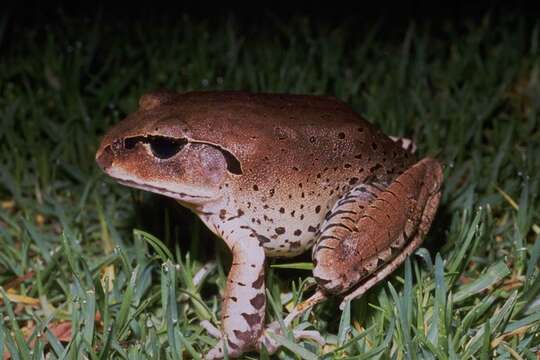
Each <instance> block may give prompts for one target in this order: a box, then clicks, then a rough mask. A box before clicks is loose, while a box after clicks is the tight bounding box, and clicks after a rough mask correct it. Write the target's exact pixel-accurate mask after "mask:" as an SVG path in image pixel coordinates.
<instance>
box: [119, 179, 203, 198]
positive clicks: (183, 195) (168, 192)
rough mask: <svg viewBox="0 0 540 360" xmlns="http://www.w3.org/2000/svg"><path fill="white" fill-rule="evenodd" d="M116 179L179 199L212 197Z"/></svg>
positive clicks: (121, 182) (122, 182)
mask: <svg viewBox="0 0 540 360" xmlns="http://www.w3.org/2000/svg"><path fill="white" fill-rule="evenodd" d="M115 180H116V181H117V182H118V183H120V184H122V185H125V186H129V187H132V188H136V189H141V190H145V191H150V192H153V193H158V194H161V195H165V196H168V197H171V198H174V199H177V200H188V199H210V197H209V196H203V195H191V194H186V193H183V192H176V191H171V190H167V189H165V188H160V187H159V186H152V185H145V184H139V183H138V182H135V181H133V180H126V179H119V178H115Z"/></svg>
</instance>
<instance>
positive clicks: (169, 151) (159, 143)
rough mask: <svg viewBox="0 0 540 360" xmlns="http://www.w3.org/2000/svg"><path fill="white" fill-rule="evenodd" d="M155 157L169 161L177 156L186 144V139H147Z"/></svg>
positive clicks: (155, 137) (160, 137)
mask: <svg viewBox="0 0 540 360" xmlns="http://www.w3.org/2000/svg"><path fill="white" fill-rule="evenodd" d="M146 141H147V142H148V144H149V145H150V150H152V154H154V156H155V157H157V158H160V159H162V160H163V159H169V158H171V157H173V156H174V155H176V154H178V153H179V152H180V150H182V148H183V147H184V146H185V145H186V144H187V143H188V142H187V140H186V139H174V138H168V137H162V136H153V137H149V138H148V139H147V140H146Z"/></svg>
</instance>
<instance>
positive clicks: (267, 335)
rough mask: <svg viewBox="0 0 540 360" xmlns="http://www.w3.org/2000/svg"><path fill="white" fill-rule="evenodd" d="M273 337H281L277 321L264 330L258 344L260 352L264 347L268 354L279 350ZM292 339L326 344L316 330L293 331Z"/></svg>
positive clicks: (281, 333) (281, 332)
mask: <svg viewBox="0 0 540 360" xmlns="http://www.w3.org/2000/svg"><path fill="white" fill-rule="evenodd" d="M274 335H280V336H283V331H281V327H280V326H279V323H278V322H277V321H274V322H273V323H271V324H269V325H268V326H267V327H266V328H265V330H264V333H263V336H262V337H261V340H260V342H259V346H258V349H259V350H260V349H261V347H262V346H263V345H264V347H265V348H266V351H267V352H268V354H273V353H275V352H276V351H277V350H278V349H279V343H278V342H277V341H276V340H275V337H274ZM293 337H294V340H301V339H305V340H312V341H315V342H316V343H318V344H319V345H321V346H324V345H325V344H326V341H325V340H324V338H323V337H322V335H321V334H320V333H319V332H318V331H316V330H294V331H293Z"/></svg>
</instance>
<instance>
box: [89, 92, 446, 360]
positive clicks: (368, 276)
mask: <svg viewBox="0 0 540 360" xmlns="http://www.w3.org/2000/svg"><path fill="white" fill-rule="evenodd" d="M402 145H403V142H402V141H401V140H397V141H395V140H394V139H392V138H390V137H388V136H386V135H385V134H383V133H382V132H381V131H379V130H378V129H376V128H375V127H374V126H372V125H371V124H370V123H368V122H366V121H365V120H363V119H362V118H361V117H360V116H359V115H357V114H356V113H354V112H353V111H352V110H351V108H350V107H349V106H347V105H346V104H345V103H343V102H341V101H339V100H337V99H335V98H331V97H321V96H303V95H279V94H252V93H247V92H229V91H224V92H189V93H183V94H180V93H175V92H170V91H157V92H152V93H149V94H147V95H144V96H142V97H141V99H140V101H139V109H138V111H136V112H135V113H133V114H131V115H129V116H128V117H127V118H126V119H125V120H123V121H121V122H120V123H118V124H117V125H116V126H114V127H113V128H112V129H110V131H109V132H108V133H107V134H106V135H105V137H104V139H103V141H102V143H101V145H100V147H99V150H98V152H97V154H96V160H97V162H98V164H99V165H100V166H101V168H102V169H103V171H105V172H106V173H107V174H108V175H110V176H111V177H113V178H114V179H115V180H117V181H118V182H119V183H121V184H124V185H127V186H130V187H134V188H138V189H143V190H147V191H151V192H154V193H158V194H162V195H165V196H169V197H171V198H174V199H176V200H177V201H178V202H179V203H180V204H182V205H184V206H186V207H188V208H190V209H191V210H192V211H194V212H195V213H196V214H197V215H198V216H199V217H200V218H201V219H202V221H203V222H204V223H205V224H206V225H207V226H208V228H209V229H210V230H211V231H213V232H214V233H215V234H216V235H217V236H219V237H220V238H222V239H223V240H224V241H225V243H226V244H227V245H228V247H229V249H230V250H231V252H232V255H233V263H232V267H231V269H230V272H229V274H228V278H227V287H226V290H225V294H224V298H223V304H222V311H221V330H220V338H221V339H220V340H219V341H218V343H217V344H216V346H215V347H214V348H213V349H212V350H211V351H210V352H209V353H208V354H207V358H209V359H216V358H222V357H223V356H224V351H225V347H226V351H227V353H228V355H229V356H230V357H237V356H239V355H241V354H242V353H244V352H246V351H250V350H257V349H259V348H260V347H261V345H262V344H264V345H265V346H266V347H267V348H269V350H270V351H275V347H276V346H275V343H274V342H273V341H272V339H271V337H270V336H268V335H269V333H271V332H272V331H275V327H266V328H265V307H266V296H265V259H266V257H276V256H279V257H284V256H296V255H298V254H300V253H302V252H304V251H306V250H308V249H310V248H312V254H313V263H314V270H313V274H314V277H315V279H316V281H317V283H318V289H319V290H318V291H317V293H316V294H315V296H314V297H313V298H312V299H311V301H308V303H307V304H305V305H304V306H303V308H302V307H301V308H299V309H297V311H296V314H298V313H299V312H300V311H303V310H305V309H306V308H308V307H309V306H311V305H313V304H314V303H317V302H319V301H321V300H323V299H324V298H325V297H326V296H328V295H332V294H343V295H346V299H347V300H350V299H353V298H355V297H357V296H360V295H361V294H362V293H364V292H365V291H366V290H367V289H368V288H369V287H371V286H373V285H374V284H375V283H376V282H378V281H380V280H382V279H383V278H384V277H385V276H387V275H388V274H389V273H391V272H392V271H393V270H394V269H395V268H396V267H398V266H399V265H400V264H401V263H402V262H403V261H404V259H405V258H406V257H407V256H408V255H410V254H411V253H412V252H413V251H414V250H415V249H416V248H417V247H418V246H419V245H420V244H421V242H422V240H423V238H424V236H425V234H426V233H427V231H428V229H429V227H430V224H431V221H432V220H433V217H434V215H435V212H436V209H437V206H438V203H439V199H440V196H441V191H440V187H441V183H442V181H443V177H442V169H441V165H440V164H439V162H437V161H436V160H434V159H432V158H429V157H428V158H424V159H422V160H420V161H417V160H416V159H415V157H414V156H413V155H412V153H411V152H410V151H409V150H408V149H405V148H404V147H403V146H402Z"/></svg>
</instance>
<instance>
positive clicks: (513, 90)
mask: <svg viewBox="0 0 540 360" xmlns="http://www.w3.org/2000/svg"><path fill="white" fill-rule="evenodd" d="M3 21H5V19H4V20H3ZM269 22H270V23H272V25H271V27H268V28H266V30H264V31H256V30H255V29H251V31H250V32H247V31H245V30H246V29H245V28H241V27H238V26H236V25H235V23H234V21H233V20H230V19H229V20H223V21H220V22H218V23H217V24H215V23H209V22H201V21H197V20H194V19H190V18H189V17H180V18H178V19H176V20H175V21H174V22H172V23H170V24H164V25H159V24H155V25H153V26H150V25H133V24H132V25H128V24H124V23H119V24H113V25H111V24H108V23H105V22H100V21H99V20H94V19H92V20H89V21H86V22H81V21H75V20H73V19H69V18H67V19H64V20H63V21H62V22H61V23H58V24H57V25H55V26H52V27H49V28H47V29H35V30H28V31H26V32H24V33H21V34H19V35H17V38H16V40H13V41H12V42H11V43H8V44H3V45H4V47H3V49H4V51H3V55H2V57H1V58H0V84H1V86H0V92H1V93H0V118H1V126H0V200H1V207H0V297H1V298H2V299H3V301H0V314H1V316H0V354H2V353H6V352H10V353H11V355H12V358H13V359H42V358H44V356H47V358H51V359H55V358H63V359H64V358H67V359H78V358H89V359H107V358H130V359H138V358H145V359H150V358H151V359H179V358H182V357H193V358H200V357H201V354H202V353H204V352H205V351H207V350H208V349H209V348H210V347H211V346H212V345H213V344H214V343H215V339H213V338H211V337H210V336H209V335H207V334H206V333H205V331H204V330H203V329H202V327H201V326H200V325H199V321H200V320H203V319H210V321H212V322H214V323H215V321H216V315H215V313H216V312H218V311H219V306H220V305H219V294H221V293H222V292H223V288H224V284H225V276H226V273H227V269H228V266H229V265H228V262H229V261H230V260H229V258H228V255H227V253H226V251H224V247H223V245H222V244H221V242H220V240H217V239H213V238H212V237H211V236H210V235H209V234H208V233H207V231H206V230H205V229H203V228H202V226H201V225H200V223H199V222H197V221H196V219H195V218H194V217H187V220H186V215H185V214H184V213H178V210H177V208H176V207H175V206H169V205H170V204H169V203H168V202H164V200H163V199H159V198H158V197H156V196H153V195H150V194H143V193H141V192H138V191H133V190H129V189H127V188H125V187H122V186H120V185H117V184H115V183H113V182H112V181H110V180H109V179H107V178H106V177H105V176H104V175H103V174H101V173H100V171H99V170H98V168H97V166H96V165H95V163H94V153H95V151H96V148H97V145H98V142H99V139H100V137H101V136H102V135H103V133H104V132H105V131H106V129H107V128H109V127H110V126H111V125H112V124H113V123H115V122H117V121H119V120H120V119H121V118H122V117H123V116H125V115H126V114H127V113H129V112H131V111H133V110H134V109H135V108H136V104H137V100H138V97H139V96H140V95H141V94H143V93H145V92H147V91H149V90H151V89H155V88H159V87H169V88H173V89H176V90H179V91H185V90H190V89H244V90H252V91H268V92H292V93H309V94H332V95H335V96H337V97H339V98H341V99H343V100H345V101H347V102H349V103H350V104H351V105H352V106H353V107H354V108H355V109H356V110H357V111H359V112H361V113H362V114H364V115H365V116H366V117H367V118H368V119H370V120H371V121H372V122H374V123H376V124H377V125H378V126H380V127H381V128H382V129H383V130H384V131H385V132H386V133H388V134H394V135H404V136H407V137H412V138H414V139H415V140H416V143H417V145H418V148H419V149H418V152H419V154H421V155H425V154H430V155H434V156H437V157H438V158H439V159H440V160H441V161H443V162H444V163H445V183H444V194H443V198H442V204H441V207H440V211H439V213H438V217H437V218H436V221H435V224H434V226H433V230H432V231H431V232H430V235H429V236H428V238H427V239H426V242H425V246H426V247H425V248H424V249H420V250H419V251H418V252H417V255H419V256H414V257H413V258H411V260H410V261H407V262H406V263H405V265H404V266H402V267H401V268H400V269H399V270H398V271H396V272H395V273H394V274H393V275H392V276H391V277H390V281H389V282H384V283H383V284H380V285H378V286H376V287H375V288H373V289H372V290H370V291H369V292H368V294H367V295H366V296H364V297H363V298H362V299H359V300H356V301H354V302H352V303H351V304H350V305H348V306H347V307H346V309H345V311H344V312H343V313H342V314H341V315H337V314H339V312H338V304H339V302H338V301H337V300H332V301H329V302H327V303H325V304H323V305H320V306H317V307H316V308H315V309H314V310H313V311H312V312H310V313H309V314H306V315H305V316H303V317H302V318H301V319H299V320H297V321H296V322H295V323H294V324H293V327H294V328H307V329H317V330H319V331H320V332H321V334H322V335H323V336H324V337H325V338H326V341H327V343H328V345H327V346H325V347H324V348H321V347H320V346H319V345H317V344H316V343H314V342H310V341H303V342H298V343H294V342H292V341H291V340H290V339H289V338H288V337H287V334H284V336H281V337H279V338H278V341H279V342H280V343H282V344H283V345H284V346H283V349H282V351H280V352H279V353H278V354H277V357H278V358H282V359H294V358H303V359H315V358H319V357H323V358H326V359H331V358H347V359H368V358H369V359H390V358H392V359H470V358H474V359H489V358H491V357H496V358H501V359H535V358H536V357H537V356H538V353H539V352H540V337H539V336H538V334H539V333H540V272H539V266H538V265H539V259H540V227H539V226H540V218H539V214H540V199H539V197H538V189H539V180H540V126H539V125H540V120H539V119H540V117H539V116H540V22H539V23H536V24H533V25H534V26H532V27H530V26H525V25H526V24H524V23H523V22H521V21H520V20H519V19H518V18H511V17H509V18H507V19H505V20H502V19H490V18H489V17H486V18H485V19H484V20H483V21H482V22H479V23H477V24H473V23H470V24H468V25H466V26H461V27H459V28H458V27H457V26H452V24H446V25H440V24H439V25H437V29H438V31H436V32H435V31H431V29H432V27H430V26H429V25H428V24H423V25H416V26H415V25H414V24H411V25H410V26H408V27H407V28H405V29H404V31H403V33H399V32H394V33H393V34H392V35H391V36H386V33H385V29H384V26H378V27H376V26H374V27H367V29H371V30H369V31H359V30H358V29H357V28H355V27H354V26H353V25H352V24H344V25H339V26H329V25H328V26H322V27H321V28H319V29H318V28H317V26H316V25H317V24H316V23H310V22H309V21H308V20H307V19H302V18H292V19H289V20H287V21H282V22H280V21H278V20H272V21H269ZM4 24H5V22H4ZM0 29H4V31H5V27H4V26H0ZM247 34H249V35H247ZM1 38H3V37H2V36H0V39H1ZM5 40H6V39H4V41H5ZM178 218H181V219H183V220H181V221H180V220H177V219H178ZM152 234H153V235H154V236H153V235H152ZM214 249H215V251H214ZM212 258H217V260H218V261H217V262H218V266H217V269H216V270H215V271H213V272H212V273H211V274H210V276H209V277H208V278H207V279H206V280H205V281H204V283H203V286H201V287H196V286H194V285H193V284H192V283H191V280H190V279H191V276H192V275H193V274H194V273H195V272H196V271H197V270H198V269H199V268H200V267H201V266H202V264H203V263H204V262H205V261H206V260H207V259H212ZM306 259H308V258H307V257H304V258H301V259H299V260H298V259H294V260H290V261H284V260H276V261H274V263H275V264H287V263H289V262H295V263H298V262H299V263H302V262H305V261H306ZM296 267H297V269H282V268H272V269H271V270H270V273H269V276H268V283H267V285H268V293H269V294H270V295H271V300H272V301H271V303H272V304H273V306H269V308H268V318H269V319H270V320H276V319H278V318H280V317H282V316H285V315H286V313H287V311H288V310H287V309H290V306H292V305H293V302H295V301H299V300H300V299H301V298H306V297H307V296H308V295H309V294H310V292H311V291H312V290H309V289H306V285H307V284H311V283H312V281H311V280H312V279H310V272H309V271H306V270H303V269H302V268H303V266H302V264H300V266H298V264H297V266H296ZM298 267H299V269H298ZM8 299H10V300H8ZM29 304H33V305H29ZM96 314H99V315H98V316H96ZM218 318H219V317H218ZM62 322H64V324H65V326H66V328H67V332H68V335H69V336H67V339H66V338H63V336H62V334H60V331H59V324H62ZM65 340H69V341H65ZM261 356H262V358H267V357H266V356H265V355H264V354H263V355H261ZM258 357H259V355H258V354H248V355H247V356H246V358H258Z"/></svg>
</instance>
